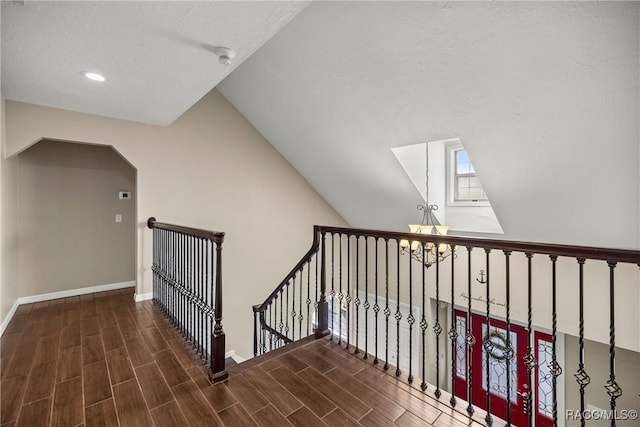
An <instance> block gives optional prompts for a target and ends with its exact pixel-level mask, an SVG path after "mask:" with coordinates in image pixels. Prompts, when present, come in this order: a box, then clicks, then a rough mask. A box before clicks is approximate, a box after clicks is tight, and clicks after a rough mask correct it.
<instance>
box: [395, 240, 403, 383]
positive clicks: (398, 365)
mask: <svg viewBox="0 0 640 427" xmlns="http://www.w3.org/2000/svg"><path fill="white" fill-rule="evenodd" d="M396 272H397V276H396V313H395V316H394V317H395V319H396V377H399V376H400V374H401V371H400V320H402V313H400V242H399V241H398V240H396Z"/></svg>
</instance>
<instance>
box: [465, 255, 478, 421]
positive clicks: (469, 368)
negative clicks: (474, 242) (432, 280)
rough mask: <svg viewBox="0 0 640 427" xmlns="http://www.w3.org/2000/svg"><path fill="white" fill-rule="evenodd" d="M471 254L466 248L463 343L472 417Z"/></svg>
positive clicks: (468, 403)
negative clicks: (465, 325)
mask: <svg viewBox="0 0 640 427" xmlns="http://www.w3.org/2000/svg"><path fill="white" fill-rule="evenodd" d="M472 252H473V247H471V246H467V270H468V280H467V294H468V298H467V304H468V305H467V336H466V337H465V343H466V344H467V360H466V362H467V413H468V414H469V415H472V414H473V412H474V408H473V403H472V402H473V375H472V369H473V363H472V359H471V357H472V356H473V346H474V345H475V343H476V339H475V337H474V336H473V329H472V328H471V327H472V323H473V322H472V318H471V280H472V279H471V254H472Z"/></svg>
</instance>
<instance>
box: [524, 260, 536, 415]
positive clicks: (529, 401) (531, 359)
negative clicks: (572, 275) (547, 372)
mask: <svg viewBox="0 0 640 427" xmlns="http://www.w3.org/2000/svg"><path fill="white" fill-rule="evenodd" d="M525 256H526V257H527V354H526V356H525V357H524V363H525V364H526V365H527V391H526V392H525V393H523V396H522V399H523V401H524V403H523V406H524V410H525V413H526V414H527V417H528V421H529V426H530V427H531V426H533V412H534V411H533V410H532V409H533V397H532V391H533V369H534V368H535V367H536V365H537V362H536V356H535V354H534V350H533V326H532V317H533V316H532V313H533V310H532V304H533V300H532V298H531V297H532V288H533V265H532V260H533V254H532V253H531V252H526V253H525Z"/></svg>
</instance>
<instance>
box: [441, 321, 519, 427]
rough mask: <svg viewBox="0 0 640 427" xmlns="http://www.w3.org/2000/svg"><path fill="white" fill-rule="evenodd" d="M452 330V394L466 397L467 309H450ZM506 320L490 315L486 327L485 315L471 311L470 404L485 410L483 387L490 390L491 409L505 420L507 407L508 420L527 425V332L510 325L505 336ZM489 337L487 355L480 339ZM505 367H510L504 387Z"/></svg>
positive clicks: (484, 389) (485, 394)
mask: <svg viewBox="0 0 640 427" xmlns="http://www.w3.org/2000/svg"><path fill="white" fill-rule="evenodd" d="M453 315H454V316H455V324H456V330H457V332H458V336H457V337H456V345H455V354H454V369H455V373H456V375H455V394H456V396H458V397H460V398H462V399H465V400H467V398H468V396H467V381H468V378H469V373H468V368H467V357H468V353H467V346H466V339H467V330H468V326H467V313H465V312H463V311H459V310H454V314H453ZM506 327H507V325H506V323H505V322H502V321H500V320H496V319H491V321H490V325H489V327H487V319H486V317H484V316H481V315H477V314H472V315H471V329H472V333H473V336H474V338H475V343H474V344H473V346H472V355H471V358H472V361H473V364H472V369H471V377H472V381H471V384H472V394H473V396H472V397H473V399H472V400H473V402H472V403H473V404H474V405H475V406H477V407H479V408H482V409H485V410H486V403H487V390H490V393H491V397H490V401H491V413H492V414H493V415H494V416H496V417H498V418H502V419H503V420H505V419H506V418H507V411H508V410H510V411H511V423H512V424H514V425H518V426H520V425H527V414H526V413H525V410H524V399H523V397H522V396H523V393H526V392H528V385H527V370H526V366H525V364H524V356H525V354H526V352H527V340H528V335H527V331H526V329H525V328H523V327H522V326H518V325H514V324H511V325H510V333H509V337H508V338H507V334H506ZM486 341H489V342H490V343H491V344H490V345H487V348H488V349H489V357H488V358H487V350H486V349H485V345H483V343H484V342H486ZM487 359H488V363H489V376H488V378H487V369H486V367H487ZM507 368H508V369H509V371H510V379H509V384H510V387H507ZM507 388H509V393H508V395H509V396H510V399H509V401H510V405H509V406H508V405H507Z"/></svg>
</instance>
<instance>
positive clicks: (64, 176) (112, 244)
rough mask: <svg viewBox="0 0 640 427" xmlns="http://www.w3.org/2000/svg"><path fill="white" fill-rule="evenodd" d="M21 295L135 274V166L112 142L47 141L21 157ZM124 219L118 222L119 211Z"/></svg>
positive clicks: (130, 278) (116, 280) (130, 277)
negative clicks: (125, 194) (127, 195)
mask: <svg viewBox="0 0 640 427" xmlns="http://www.w3.org/2000/svg"><path fill="white" fill-rule="evenodd" d="M17 158H18V233H19V236H20V241H21V242H22V243H23V244H21V245H20V248H19V251H18V257H19V265H22V266H29V267H28V268H26V267H25V268H22V269H21V270H20V277H19V281H18V288H19V295H18V296H20V297H22V296H30V295H38V294H43V293H49V292H58V291H65V290H71V289H78V288H84V287H89V286H96V285H105V284H114V283H121V282H130V281H135V274H136V272H135V201H134V200H133V199H132V200H119V199H118V191H121V190H122V191H125V190H126V191H132V192H133V194H134V195H135V170H134V169H133V168H132V167H131V165H129V164H128V163H127V162H126V161H125V160H124V159H122V157H120V155H118V153H116V152H115V151H113V149H111V148H110V147H106V146H98V145H86V144H72V143H67V142H59V141H46V140H45V141H41V142H39V143H37V144H36V145H34V146H32V147H30V148H28V149H27V150H25V151H23V152H22V153H20V154H19V155H18V156H17ZM116 214H121V215H122V222H121V223H116V222H115V215H116Z"/></svg>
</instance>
